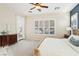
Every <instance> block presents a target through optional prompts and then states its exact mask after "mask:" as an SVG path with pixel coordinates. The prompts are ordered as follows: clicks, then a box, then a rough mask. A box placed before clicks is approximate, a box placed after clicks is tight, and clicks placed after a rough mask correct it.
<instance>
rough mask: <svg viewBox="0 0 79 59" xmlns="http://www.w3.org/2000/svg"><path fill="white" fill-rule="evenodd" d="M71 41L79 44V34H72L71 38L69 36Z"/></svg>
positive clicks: (76, 44)
mask: <svg viewBox="0 0 79 59" xmlns="http://www.w3.org/2000/svg"><path fill="white" fill-rule="evenodd" d="M68 40H69V42H70V43H71V44H73V45H75V46H79V36H77V35H71V36H70V37H69V38H68Z"/></svg>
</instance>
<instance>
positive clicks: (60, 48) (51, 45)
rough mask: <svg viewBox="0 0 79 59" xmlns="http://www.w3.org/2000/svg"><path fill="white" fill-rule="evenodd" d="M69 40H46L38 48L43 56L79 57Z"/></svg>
mask: <svg viewBox="0 0 79 59" xmlns="http://www.w3.org/2000/svg"><path fill="white" fill-rule="evenodd" d="M67 41H68V40H67V39H58V38H46V39H45V40H44V41H43V42H42V43H41V44H40V46H39V47H38V50H39V51H40V55H41V56H78V55H79V53H77V52H76V51H75V50H73V48H74V47H73V48H71V47H70V44H69V43H68V42H67Z"/></svg>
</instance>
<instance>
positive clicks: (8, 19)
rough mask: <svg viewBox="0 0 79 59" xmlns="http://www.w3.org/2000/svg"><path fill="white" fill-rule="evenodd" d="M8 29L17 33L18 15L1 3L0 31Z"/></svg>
mask: <svg viewBox="0 0 79 59" xmlns="http://www.w3.org/2000/svg"><path fill="white" fill-rule="evenodd" d="M6 24H7V29H8V31H9V34H16V15H15V13H13V11H10V10H9V9H8V8H6V7H4V6H3V5H0V32H2V31H3V30H6Z"/></svg>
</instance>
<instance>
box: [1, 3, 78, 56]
mask: <svg viewBox="0 0 79 59" xmlns="http://www.w3.org/2000/svg"><path fill="white" fill-rule="evenodd" d="M44 5H45V6H48V8H41V11H40V10H38V8H35V9H33V10H30V9H31V8H32V7H33V5H32V3H2V4H0V28H1V29H0V32H1V33H0V34H1V37H0V38H1V41H0V42H1V47H0V48H1V55H8V52H5V51H6V50H8V51H10V52H9V53H10V54H9V55H11V54H12V55H13V52H12V50H11V49H12V48H13V49H14V52H15V53H14V54H15V55H24V56H27V55H33V52H32V51H33V50H34V48H36V47H37V46H38V45H39V44H40V42H41V41H43V40H45V38H48V37H50V38H59V39H63V38H64V37H65V38H67V35H66V34H69V33H68V30H67V29H68V27H69V26H70V11H71V10H72V9H73V8H74V7H75V6H77V4H76V3H65V4H64V3H46V4H44ZM73 27H74V26H73ZM69 31H70V30H69ZM16 34H17V35H16ZM10 35H11V36H10ZM16 36H17V38H16ZM7 37H8V38H7ZM13 37H14V38H15V40H14V38H13ZM11 39H12V40H11ZM16 39H17V40H16ZM16 41H17V42H16ZM6 42H7V43H6ZM14 43H15V44H14ZM38 43H39V44H38ZM8 44H9V45H10V46H8ZM28 46H29V47H28ZM27 49H28V50H27ZM26 50H27V52H26ZM29 51H31V52H29ZM74 53H75V52H74Z"/></svg>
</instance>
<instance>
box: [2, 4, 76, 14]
mask: <svg viewBox="0 0 79 59" xmlns="http://www.w3.org/2000/svg"><path fill="white" fill-rule="evenodd" d="M44 4H45V5H46V6H48V8H47V9H45V8H42V9H41V10H42V11H41V12H39V11H38V10H36V9H34V10H33V11H32V13H30V12H28V11H29V10H30V8H32V7H33V6H32V5H31V4H29V3H3V5H5V6H6V7H8V8H10V9H11V10H12V11H14V12H16V13H18V14H22V15H33V14H42V13H51V12H69V11H70V10H71V9H72V8H73V7H74V6H76V5H77V4H76V3H44ZM57 7H58V9H56V8H57Z"/></svg>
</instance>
